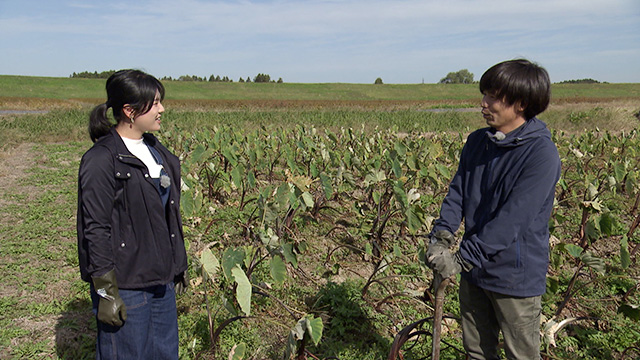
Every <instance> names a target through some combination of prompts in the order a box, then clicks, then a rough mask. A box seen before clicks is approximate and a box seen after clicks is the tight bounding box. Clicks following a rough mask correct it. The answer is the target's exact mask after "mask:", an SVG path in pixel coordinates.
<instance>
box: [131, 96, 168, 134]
mask: <svg viewBox="0 0 640 360" xmlns="http://www.w3.org/2000/svg"><path fill="white" fill-rule="evenodd" d="M163 112H164V106H162V103H160V94H159V93H156V98H155V100H154V101H153V105H152V106H151V109H149V111H147V112H146V113H144V114H142V115H136V116H135V117H134V118H133V120H134V123H133V126H134V127H135V128H137V129H138V130H140V131H141V132H142V133H144V132H147V131H158V130H160V117H161V116H162V113H163Z"/></svg>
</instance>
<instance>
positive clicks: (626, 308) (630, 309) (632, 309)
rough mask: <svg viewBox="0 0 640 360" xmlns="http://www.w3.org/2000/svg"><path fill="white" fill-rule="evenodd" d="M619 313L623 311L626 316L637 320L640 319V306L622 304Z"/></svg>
mask: <svg viewBox="0 0 640 360" xmlns="http://www.w3.org/2000/svg"><path fill="white" fill-rule="evenodd" d="M618 313H619V314H620V313H622V314H623V315H624V316H626V317H628V318H629V319H633V320H635V321H639V320H640V306H638V305H631V304H622V305H620V307H619V308H618Z"/></svg>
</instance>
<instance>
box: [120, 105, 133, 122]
mask: <svg viewBox="0 0 640 360" xmlns="http://www.w3.org/2000/svg"><path fill="white" fill-rule="evenodd" d="M122 113H123V114H124V116H126V117H127V118H128V119H131V117H133V115H134V111H133V108H132V107H131V105H129V104H124V105H123V106H122Z"/></svg>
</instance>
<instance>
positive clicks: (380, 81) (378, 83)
mask: <svg viewBox="0 0 640 360" xmlns="http://www.w3.org/2000/svg"><path fill="white" fill-rule="evenodd" d="M374 84H375V85H382V78H377V79H376V81H375V82H374Z"/></svg>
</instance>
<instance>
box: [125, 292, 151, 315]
mask: <svg viewBox="0 0 640 360" xmlns="http://www.w3.org/2000/svg"><path fill="white" fill-rule="evenodd" d="M119 292H120V298H122V301H124V304H125V306H126V307H127V310H132V309H136V308H139V307H142V306H145V305H147V303H148V302H149V295H148V293H147V292H146V291H144V290H127V289H120V290H119Z"/></svg>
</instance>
